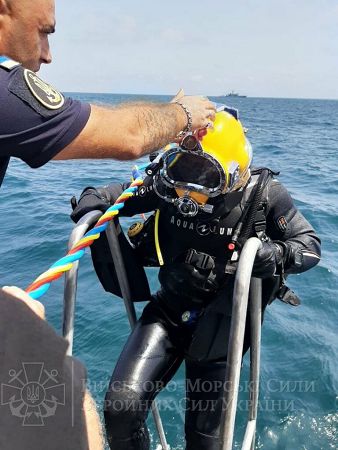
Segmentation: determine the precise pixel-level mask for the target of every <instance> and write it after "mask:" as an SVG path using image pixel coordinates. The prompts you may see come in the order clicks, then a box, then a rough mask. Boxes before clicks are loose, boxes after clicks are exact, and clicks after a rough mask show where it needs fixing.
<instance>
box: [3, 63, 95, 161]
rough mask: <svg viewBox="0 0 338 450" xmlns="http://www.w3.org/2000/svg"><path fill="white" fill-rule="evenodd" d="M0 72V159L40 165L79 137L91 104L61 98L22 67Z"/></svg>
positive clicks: (55, 91) (87, 117)
mask: <svg viewBox="0 0 338 450" xmlns="http://www.w3.org/2000/svg"><path fill="white" fill-rule="evenodd" d="M0 72H1V73H0V105H1V107H0V158H6V157H11V156H14V157H17V158H20V159H22V160H23V161H25V162H26V163H27V164H28V165H29V166H31V167H34V168H36V167H40V166H42V165H43V164H45V163H47V162H48V161H49V160H50V159H52V158H53V157H54V156H55V155H56V154H57V153H59V152H60V151H61V150H63V149H64V148H65V147H66V146H67V145H68V144H70V143H71V142H72V141H73V140H74V139H75V137H76V136H78V134H79V133H80V132H81V131H82V129H83V128H84V127H85V125H86V123H87V121H88V119H89V116H90V105H89V104H86V103H82V102H80V101H77V100H74V99H71V98H64V97H63V95H62V94H60V93H59V92H58V91H57V90H56V89H54V88H53V87H51V86H50V85H48V84H47V83H45V82H43V81H42V80H41V79H40V78H38V77H37V76H36V74H33V72H29V71H27V70H26V69H23V68H22V67H17V68H16V69H15V70H13V71H11V72H6V71H4V70H1V71H0ZM27 73H28V74H29V75H31V77H32V80H33V81H31V85H30V86H31V87H29V85H28V83H27ZM55 99H57V101H56V100H55ZM53 102H54V103H53Z"/></svg>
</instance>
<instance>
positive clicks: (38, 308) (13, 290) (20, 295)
mask: <svg viewBox="0 0 338 450" xmlns="http://www.w3.org/2000/svg"><path fill="white" fill-rule="evenodd" d="M2 290H3V291H5V292H6V293H7V294H10V295H12V296H13V297H15V298H17V299H19V300H22V301H23V302H25V303H26V305H27V306H28V307H29V308H30V309H31V310H32V311H34V312H35V314H37V315H38V316H39V317H40V319H45V307H44V306H43V304H42V303H40V302H38V301H37V300H33V299H32V297H30V296H29V295H28V294H27V292H25V291H23V290H22V289H20V288H18V287H16V286H4V287H3V288H2Z"/></svg>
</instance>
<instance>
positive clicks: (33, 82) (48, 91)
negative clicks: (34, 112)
mask: <svg viewBox="0 0 338 450" xmlns="http://www.w3.org/2000/svg"><path fill="white" fill-rule="evenodd" d="M24 77H25V81H26V84H27V86H28V87H29V90H30V91H31V93H32V94H33V95H34V97H35V98H36V99H37V100H38V101H39V102H40V103H41V104H42V105H43V106H45V107H46V108H48V109H60V108H61V107H62V106H63V104H64V103H65V98H64V96H63V95H62V94H61V93H60V92H59V91H57V90H56V89H55V88H53V87H52V86H51V85H50V84H47V83H45V82H44V81H42V80H41V78H39V77H38V76H37V75H36V74H35V73H34V72H32V71H31V70H27V69H25V71H24Z"/></svg>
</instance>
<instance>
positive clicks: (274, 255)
mask: <svg viewBox="0 0 338 450" xmlns="http://www.w3.org/2000/svg"><path fill="white" fill-rule="evenodd" d="M282 262H283V250H282V248H281V246H280V245H278V244H276V243H274V242H272V241H269V242H263V244H262V247H261V248H260V249H259V250H258V252H257V254H256V259H255V263H254V266H253V270H252V275H253V276H254V277H257V278H269V277H272V276H273V275H275V274H276V272H277V268H278V267H279V266H280V265H281V264H282Z"/></svg>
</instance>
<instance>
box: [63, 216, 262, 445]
mask: <svg viewBox="0 0 338 450" xmlns="http://www.w3.org/2000/svg"><path fill="white" fill-rule="evenodd" d="M101 215H102V212H101V211H91V212H89V213H88V214H86V215H85V216H83V217H82V218H81V219H80V221H79V222H78V223H77V224H76V226H75V227H74V229H73V231H72V233H71V236H70V238H69V242H68V248H71V247H72V246H73V245H74V243H76V242H77V241H79V240H80V239H81V238H82V237H83V235H84V234H85V233H86V232H87V230H88V229H89V228H90V227H91V226H92V225H93V224H95V223H96V222H97V220H98V219H99V218H100V217H101ZM106 235H107V240H108V243H109V247H110V251H111V254H112V257H113V260H114V264H115V268H116V273H117V276H118V279H119V283H120V288H121V292H122V296H123V300H124V304H125V308H126V312H127V315H128V319H129V323H130V326H131V329H133V328H134V326H135V323H136V320H137V318H136V312H135V308H134V304H133V302H132V299H131V295H130V288H129V285H128V281H127V276H126V271H125V266H124V263H123V256H122V254H121V250H120V246H119V243H118V239H117V234H116V228H115V225H114V223H113V222H110V223H109V225H108V227H107V230H106ZM260 246H261V241H260V240H259V239H257V238H250V239H249V240H248V241H247V242H246V244H245V245H244V247H243V249H242V251H241V256H240V259H239V262H238V268H237V272H236V279H235V287H234V297H233V309H232V321H231V329H230V338H229V345H228V359H227V371H226V379H225V383H224V387H225V389H224V392H223V405H226V408H224V409H223V414H222V419H221V431H220V432H221V445H220V450H232V444H233V436H234V428H235V418H236V408H237V400H238V387H239V378H240V371H241V363H242V348H243V341H244V331H245V322H246V315H247V310H248V304H249V302H248V298H249V291H250V304H249V310H250V319H251V347H250V383H249V386H250V410H249V420H248V423H247V428H246V432H245V436H244V440H243V444H242V450H254V447H255V432H256V421H257V407H258V392H259V372H260V342H261V316H262V312H261V296H262V294H261V293H262V287H261V280H259V279H257V278H251V272H252V266H253V263H254V260H255V256H256V252H257V250H258V249H259V248H260ZM78 269H79V262H75V263H74V265H73V268H72V269H71V270H70V271H69V272H67V273H66V275H65V286H64V308H63V337H64V338H65V339H66V340H67V341H68V343H69V346H68V351H67V353H68V355H72V352H73V339H74V315H75V303H76V293H77V279H78ZM152 413H153V417H154V422H155V425H156V429H157V432H158V435H159V439H160V443H161V446H162V449H163V450H169V446H168V443H167V441H166V437H165V433H164V429H163V424H162V421H161V418H160V414H159V411H158V407H157V404H156V402H155V401H154V402H153V404H152Z"/></svg>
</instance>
